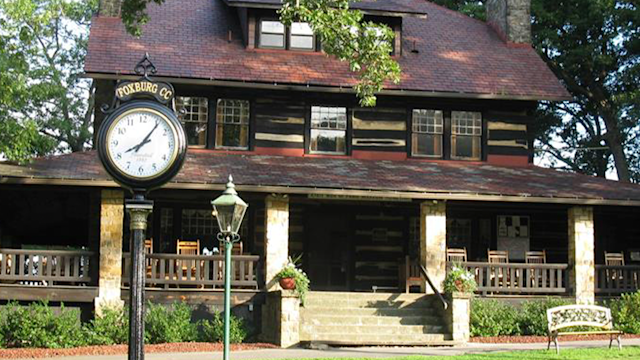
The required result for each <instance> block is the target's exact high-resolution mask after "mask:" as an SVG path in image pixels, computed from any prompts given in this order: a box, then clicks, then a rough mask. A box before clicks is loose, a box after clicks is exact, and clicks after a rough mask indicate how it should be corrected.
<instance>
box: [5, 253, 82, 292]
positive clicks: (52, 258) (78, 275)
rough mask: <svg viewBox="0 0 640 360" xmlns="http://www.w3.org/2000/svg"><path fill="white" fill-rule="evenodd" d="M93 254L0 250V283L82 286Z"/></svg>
mask: <svg viewBox="0 0 640 360" xmlns="http://www.w3.org/2000/svg"><path fill="white" fill-rule="evenodd" d="M92 257H93V252H90V251H82V250H23V249H0V282H3V283H19V284H25V285H41V286H51V285H60V284H64V285H78V284H83V285H86V284H88V283H89V282H91V276H90V270H89V269H90V267H89V266H90V262H91V259H92Z"/></svg>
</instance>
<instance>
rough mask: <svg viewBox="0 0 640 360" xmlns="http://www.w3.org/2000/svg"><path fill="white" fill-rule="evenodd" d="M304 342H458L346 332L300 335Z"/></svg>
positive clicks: (448, 337) (432, 336)
mask: <svg viewBox="0 0 640 360" xmlns="http://www.w3.org/2000/svg"><path fill="white" fill-rule="evenodd" d="M300 341H302V342H309V341H313V342H320V343H325V344H329V345H398V346H401V345H415V346H429V345H430V346H453V345H458V344H459V343H458V342H454V341H452V340H451V335H449V334H401V335H394V336H389V335H379V334H351V333H346V332H339V333H331V334H313V335H309V334H306V333H304V332H301V333H300Z"/></svg>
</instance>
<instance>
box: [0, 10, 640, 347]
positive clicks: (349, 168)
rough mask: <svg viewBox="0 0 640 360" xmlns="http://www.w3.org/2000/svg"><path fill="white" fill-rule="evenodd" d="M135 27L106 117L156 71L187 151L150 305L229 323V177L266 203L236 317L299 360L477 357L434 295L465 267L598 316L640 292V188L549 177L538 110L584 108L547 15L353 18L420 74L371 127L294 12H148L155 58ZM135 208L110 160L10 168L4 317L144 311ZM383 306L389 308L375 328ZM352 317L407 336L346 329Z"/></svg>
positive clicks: (4, 221) (121, 53) (490, 290)
mask: <svg viewBox="0 0 640 360" xmlns="http://www.w3.org/2000/svg"><path fill="white" fill-rule="evenodd" d="M119 6H120V3H119V1H118V0H101V1H100V12H99V14H98V15H97V16H95V17H94V19H93V21H92V26H91V33H90V37H89V48H88V54H87V57H86V64H85V71H86V76H87V77H89V78H92V79H93V80H94V81H95V84H96V104H97V107H99V106H100V105H101V104H109V103H111V101H112V99H113V95H114V87H115V84H116V81H117V80H120V79H133V78H136V77H137V76H136V75H135V74H134V73H133V71H132V69H133V68H134V66H135V64H136V63H137V62H138V61H139V60H140V58H141V57H142V56H143V55H144V54H145V53H149V54H150V57H151V60H152V61H153V63H154V64H155V66H156V67H157V69H158V73H157V74H156V76H157V77H158V78H162V79H163V80H166V81H169V82H171V83H172V84H173V86H174V87H175V89H176V95H177V97H176V101H175V107H176V109H177V110H178V111H179V114H180V115H179V116H180V119H181V121H182V122H183V125H184V128H185V130H186V132H187V135H188V142H189V149H188V155H187V160H186V163H185V165H184V167H183V169H182V170H181V172H180V173H179V174H178V176H177V177H176V178H175V179H174V180H173V182H171V183H170V184H168V185H167V186H166V187H165V188H163V189H160V190H155V191H153V192H152V193H151V194H150V197H151V198H152V199H153V200H155V208H154V211H153V214H152V215H151V218H150V221H151V225H150V230H149V234H148V237H149V241H148V244H147V249H148V250H147V251H148V254H147V258H148V260H147V263H148V268H147V291H146V296H147V298H148V299H149V300H151V301H157V302H171V301H175V300H180V299H182V300H186V301H189V302H191V303H198V304H199V303H204V304H219V303H220V301H221V298H222V296H221V294H222V293H221V288H222V280H221V277H220V269H221V263H222V261H223V256H221V254H218V253H215V252H214V251H215V250H216V249H219V244H218V243H217V241H216V240H215V239H216V233H217V231H218V230H217V224H216V221H215V219H214V218H213V217H212V213H211V206H210V201H211V200H212V199H214V198H215V197H217V196H218V195H219V193H220V191H221V190H222V189H223V188H224V184H225V183H226V179H227V176H228V175H229V174H232V175H233V176H234V179H235V183H236V185H237V189H238V191H239V193H240V196H241V197H242V198H243V199H244V200H245V201H246V202H247V203H249V209H248V211H247V215H246V217H245V220H244V223H243V227H242V230H241V236H242V246H241V247H239V248H237V249H235V250H234V254H233V256H234V260H233V266H234V274H233V279H234V280H233V285H232V286H233V299H234V302H235V304H236V305H237V306H238V308H240V307H242V308H243V309H244V310H245V312H248V313H253V315H252V316H253V317H254V320H256V321H257V322H260V321H262V323H263V324H262V326H263V330H264V331H263V336H264V338H265V339H268V340H272V341H275V342H277V343H279V344H281V345H283V346H288V345H291V344H295V343H297V342H299V341H325V342H330V343H347V344H389V343H393V344H427V343H429V344H442V343H444V344H449V343H454V342H456V341H464V339H465V338H466V337H468V329H467V333H466V335H465V334H464V328H463V330H462V334H460V333H459V331H460V330H459V328H457V327H455V326H453V325H452V324H453V323H455V322H456V321H458V320H456V319H459V317H460V316H462V318H464V314H465V311H466V314H467V316H468V303H467V305H466V306H467V310H464V307H463V308H462V310H460V308H459V307H458V308H456V306H449V307H448V310H441V311H440V312H436V314H440V315H442V317H443V319H444V320H442V319H440V320H438V319H436V320H433V318H434V316H428V315H429V314H428V313H429V311H433V309H432V308H434V307H437V306H438V302H439V300H438V299H439V298H437V297H436V296H435V295H425V293H426V294H433V293H434V290H435V292H440V291H442V281H443V279H444V277H445V274H446V270H447V267H448V265H450V264H451V263H452V261H453V251H450V254H448V253H449V250H450V249H458V250H459V251H462V253H463V254H464V257H463V258H456V261H457V262H460V263H461V265H463V266H466V267H467V268H468V269H470V270H471V271H472V273H474V274H475V275H476V279H477V282H478V285H479V287H478V291H477V293H478V295H479V296H493V297H502V296H507V297H519V298H531V297H535V296H539V295H544V296H546V295H560V296H568V297H572V298H575V300H576V301H578V302H583V303H590V302H594V301H595V299H596V297H598V298H600V297H607V296H617V295H619V294H620V293H624V292H629V291H635V290H636V289H637V287H638V272H640V267H638V264H639V262H640V245H639V244H638V239H639V238H640V228H638V226H637V223H638V220H640V187H639V186H638V185H634V184H625V183H618V182H615V181H608V180H604V179H601V178H594V177H590V176H585V175H578V174H573V173H566V172H560V171H554V170H551V169H545V168H541V167H537V166H534V165H533V164H532V162H533V155H534V149H533V138H534V135H533V134H534V131H535V128H536V119H535V118H534V117H533V112H534V110H535V109H536V107H537V103H538V102H539V101H563V100H568V99H570V95H569V94H568V93H567V91H566V90H565V89H564V87H563V86H562V84H561V83H560V82H559V81H558V79H557V78H556V77H555V76H554V75H553V73H552V72H551V71H550V70H549V69H548V68H547V66H546V65H545V63H544V62H543V61H542V60H541V59H540V58H539V57H538V55H537V54H536V52H535V50H534V49H533V48H532V47H531V45H530V38H531V34H530V25H529V24H530V18H529V17H530V12H529V1H528V0H495V1H488V3H487V6H488V21H487V22H486V23H485V22H482V21H478V20H474V19H471V18H469V17H467V16H464V15H462V14H459V13H456V12H453V11H450V10H448V9H445V8H443V7H440V6H438V5H435V4H433V3H431V2H429V1H426V0H378V1H362V2H358V3H354V6H353V7H354V8H357V9H359V10H361V11H362V12H363V13H364V15H365V18H366V19H370V20H373V21H376V22H380V23H384V24H387V25H389V26H390V27H391V28H392V29H393V30H394V32H395V34H396V37H395V40H394V43H393V47H394V53H393V56H394V58H395V59H396V60H397V61H398V62H399V64H400V66H401V67H402V79H401V82H400V83H399V84H397V85H394V84H389V85H388V86H387V87H386V88H385V90H383V91H382V93H380V94H379V96H378V104H377V106H376V107H373V108H362V107H359V106H358V100H357V98H356V97H355V95H354V93H353V91H352V89H351V88H352V86H353V85H354V84H355V83H356V78H355V76H354V75H353V74H352V73H351V72H350V71H349V69H348V65H347V64H345V63H341V62H339V61H337V60H335V59H332V58H329V57H328V56H326V55H325V54H324V53H323V52H322V41H321V39H319V38H317V37H316V36H315V35H314V34H313V32H312V31H311V30H310V28H309V26H308V25H307V24H305V23H293V24H292V25H291V26H284V25H283V24H282V23H280V22H279V21H278V16H277V13H276V10H277V9H278V7H279V6H280V1H279V0H189V1H186V0H167V1H166V2H165V4H164V5H162V6H156V5H150V6H149V9H148V11H149V14H150V21H149V23H148V24H146V25H145V26H143V27H142V30H143V35H142V36H141V37H140V38H134V37H132V36H129V35H127V34H126V33H125V30H124V27H123V26H122V23H121V19H120V18H119ZM103 118H104V114H102V113H101V112H100V111H96V114H95V128H96V129H97V128H98V127H99V125H100V123H101V121H102V120H103ZM128 196H129V194H127V193H126V192H123V191H122V190H120V189H119V187H118V186H117V184H116V183H115V182H113V181H112V180H111V179H110V178H109V177H108V175H107V174H106V173H105V172H104V170H103V169H102V167H101V165H100V162H99V160H98V156H97V154H96V153H95V151H88V152H83V153H73V154H66V155H60V156H55V157H49V158H42V159H36V160H35V161H34V162H32V163H31V164H28V165H15V164H10V163H0V204H2V206H0V213H1V214H2V216H0V248H1V250H0V297H1V298H2V299H4V300H8V299H17V300H34V299H40V298H49V299H51V300H52V301H65V302H72V303H84V304H88V305H89V306H93V305H94V304H95V306H96V308H97V309H99V308H100V307H101V306H104V304H110V303H120V302H122V301H123V300H126V295H127V292H126V291H123V289H126V288H127V287H128V284H127V281H128V280H127V272H128V269H127V267H128V264H129V255H128V248H129V244H128V224H127V220H126V214H125V213H124V206H123V202H124V199H125V198H127V197H128ZM181 241H196V242H197V243H196V244H197V245H196V246H197V251H196V252H195V254H187V255H185V254H184V253H183V254H178V253H177V252H179V251H180V250H179V249H178V247H179V243H180V242H181ZM495 250H497V251H506V253H503V255H506V256H504V257H503V258H502V260H499V259H498V257H499V256H498V255H499V254H498V255H496V254H495V253H490V251H495ZM532 251H534V252H537V253H530V252H532ZM611 253H614V255H612V254H611ZM296 254H302V257H303V268H304V270H305V271H306V272H307V274H308V275H309V277H310V280H311V290H312V293H311V294H310V295H309V299H308V301H307V305H306V306H305V307H304V308H300V307H299V306H298V304H297V299H295V300H293V301H292V300H291V298H290V297H289V295H288V293H286V292H280V291H278V285H277V283H275V282H274V281H273V276H274V274H275V273H277V272H278V271H279V270H280V268H282V266H283V265H284V264H285V263H286V261H287V257H288V256H289V255H296ZM605 254H607V259H605ZM615 254H622V262H620V260H618V262H615V260H611V259H613V258H615ZM448 255H451V256H448ZM609 255H611V256H609ZM496 256H498V257H496ZM609 257H611V259H609ZM534 258H537V259H538V260H537V261H536V262H534V260H533V259H534ZM496 259H498V260H497V261H501V262H499V263H496V262H493V260H496ZM529 260H532V261H529ZM606 260H611V261H606ZM634 263H635V265H634ZM419 265H421V266H419ZM190 268H191V270H190ZM416 269H417V270H416ZM420 269H423V270H420ZM426 277H429V280H431V282H432V283H433V286H429V285H428V284H427V282H426ZM414 278H417V282H410V281H409V280H411V279H413V280H415V279H414ZM411 285H417V286H411ZM434 288H435V289H434ZM405 292H411V293H410V294H401V293H405ZM416 293H417V294H416ZM451 302H452V303H454V302H455V299H453V300H451ZM372 303H379V304H380V306H383V303H384V304H387V305H386V306H390V307H391V308H389V309H377V310H376V311H377V312H372V313H367V312H366V311H365V310H364V309H362V308H363V307H364V308H366V307H375V306H369V305H370V304H372ZM274 304H275V305H274ZM363 304H364V305H363ZM367 304H369V305H367ZM261 306H262V308H261ZM327 306H329V308H327ZM350 306H351V307H360V308H361V309H359V310H354V309H349V307H350ZM394 306H396V307H398V308H405V310H406V312H405V313H397V314H396V313H392V312H393V311H399V310H398V309H397V308H395V309H394V308H393V307H394ZM336 308H344V309H343V310H345V311H347V312H350V313H351V314H352V315H353V314H354V313H356V312H357V311H361V312H362V313H363V314H365V313H366V314H367V316H369V317H372V318H374V320H373V321H374V323H375V324H386V325H388V326H386V327H385V329H387V330H389V331H397V333H393V332H389V333H386V334H379V333H374V332H367V331H365V330H361V328H360V327H358V326H359V325H357V324H351V323H349V321H351V320H349V319H352V320H353V316H352V317H351V318H346V319H341V320H335V319H334V318H333V317H332V315H336V311H335V309H336ZM323 311H324V312H323ZM385 311H386V312H385ZM410 311H418V314H413V313H410ZM285 312H287V313H289V314H290V315H291V316H288V317H282V316H281V317H278V314H280V315H281V314H282V313H285ZM456 312H458V313H456ZM460 312H461V314H462V315H460ZM381 314H391V315H388V316H383V315H381ZM402 314H404V315H402ZM425 314H427V315H425ZM431 315H433V314H431ZM440 315H438V316H440ZM364 316H365V315H363V317H364ZM403 316H410V317H411V320H410V321H406V318H403ZM438 316H435V317H436V318H437V317H438ZM376 317H378V318H380V317H386V319H382V320H381V319H378V320H375V318H376ZM403 319H404V320H403ZM383 320H384V321H387V322H384V321H383ZM332 321H333V322H332ZM336 321H337V322H336ZM355 321H360V322H364V321H365V320H363V318H359V320H355ZM412 321H413V322H412ZM434 321H435V323H433V322H434ZM338 324H339V326H338ZM407 324H409V325H407ZM339 328H342V330H340V329H339ZM455 329H458V330H455ZM378 331H381V330H380V329H378ZM347 333H351V334H347ZM354 334H356V335H354ZM389 335H393V336H389Z"/></svg>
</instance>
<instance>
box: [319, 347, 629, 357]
mask: <svg viewBox="0 0 640 360" xmlns="http://www.w3.org/2000/svg"><path fill="white" fill-rule="evenodd" d="M365 359H367V358H362V357H361V358H332V359H324V360H365ZM389 359H393V360H609V359H629V360H632V359H633V360H638V359H640V347H638V346H624V347H623V348H622V350H621V351H619V350H618V349H617V348H615V347H614V348H613V349H609V348H607V347H605V348H591V349H562V348H560V354H559V355H556V352H555V350H554V349H551V350H549V351H546V350H535V351H509V352H492V353H482V354H468V355H457V356H404V357H394V358H389ZM317 360H323V359H317ZM376 360H384V359H380V358H378V359H376Z"/></svg>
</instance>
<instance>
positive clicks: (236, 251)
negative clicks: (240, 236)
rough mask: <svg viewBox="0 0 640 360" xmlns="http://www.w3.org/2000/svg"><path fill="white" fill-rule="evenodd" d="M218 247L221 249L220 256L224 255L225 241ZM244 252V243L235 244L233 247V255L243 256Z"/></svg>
mask: <svg viewBox="0 0 640 360" xmlns="http://www.w3.org/2000/svg"><path fill="white" fill-rule="evenodd" d="M218 246H219V247H218V248H219V249H220V255H224V241H220V243H219V245H218ZM242 252H243V246H242V241H238V242H235V243H233V244H232V245H231V255H242Z"/></svg>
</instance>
